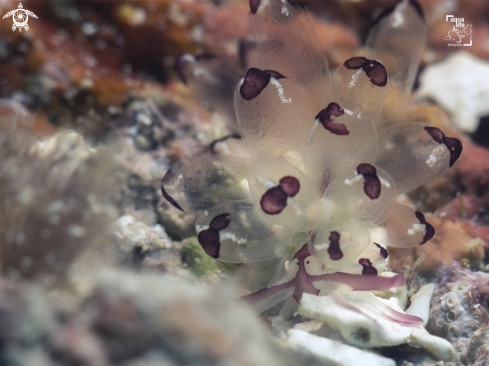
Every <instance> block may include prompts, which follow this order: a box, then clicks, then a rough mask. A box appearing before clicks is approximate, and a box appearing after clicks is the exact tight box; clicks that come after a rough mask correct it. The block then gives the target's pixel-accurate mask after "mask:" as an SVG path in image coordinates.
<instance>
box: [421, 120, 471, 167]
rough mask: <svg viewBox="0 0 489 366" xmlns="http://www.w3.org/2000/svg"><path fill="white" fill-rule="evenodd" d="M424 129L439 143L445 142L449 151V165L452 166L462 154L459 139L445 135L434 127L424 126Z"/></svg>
mask: <svg viewBox="0 0 489 366" xmlns="http://www.w3.org/2000/svg"><path fill="white" fill-rule="evenodd" d="M424 129H425V131H426V132H428V134H429V135H430V136H431V138H432V139H433V140H434V141H436V142H438V143H439V144H445V146H446V147H447V149H448V151H449V152H450V161H449V167H452V165H453V164H454V163H455V162H456V161H457V160H458V158H459V157H460V154H462V143H461V142H460V140H459V139H456V138H454V137H445V134H444V133H443V132H442V131H441V130H440V129H439V128H436V127H429V126H426V127H425V128H424Z"/></svg>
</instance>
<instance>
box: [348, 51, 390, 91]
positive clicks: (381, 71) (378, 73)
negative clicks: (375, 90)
mask: <svg viewBox="0 0 489 366" xmlns="http://www.w3.org/2000/svg"><path fill="white" fill-rule="evenodd" d="M343 65H344V66H345V67H346V68H347V69H349V70H358V69H359V68H362V70H363V71H365V74H366V75H367V77H368V78H369V80H370V82H371V83H372V84H374V85H376V86H381V87H383V86H386V85H387V70H386V69H385V67H384V65H382V64H381V63H380V62H379V61H375V60H369V59H367V58H365V57H353V58H350V59H348V60H346V61H345V63H344V64H343Z"/></svg>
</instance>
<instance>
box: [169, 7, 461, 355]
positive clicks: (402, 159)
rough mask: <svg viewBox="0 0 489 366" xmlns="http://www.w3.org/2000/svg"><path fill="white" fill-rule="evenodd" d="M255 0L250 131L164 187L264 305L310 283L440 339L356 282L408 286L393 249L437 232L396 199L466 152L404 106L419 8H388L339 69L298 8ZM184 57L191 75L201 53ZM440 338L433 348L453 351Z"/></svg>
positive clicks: (245, 87)
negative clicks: (391, 262) (409, 117)
mask: <svg viewBox="0 0 489 366" xmlns="http://www.w3.org/2000/svg"><path fill="white" fill-rule="evenodd" d="M250 7H251V13H250V23H251V28H252V30H253V33H254V36H255V45H256V47H257V50H258V53H259V55H260V60H259V65H258V64H257V65H254V66H255V67H251V68H250V69H249V70H248V71H247V73H246V75H245V77H244V78H243V79H242V80H241V81H240V82H239V83H238V85H237V87H236V90H235V109H236V116H237V123H238V129H239V131H240V136H239V138H236V137H235V136H233V137H230V138H227V139H221V140H220V141H219V142H217V143H216V144H213V149H212V150H213V154H209V155H202V156H199V157H197V158H195V159H193V160H192V161H191V162H190V163H188V164H183V163H181V162H180V163H177V164H175V165H174V166H172V167H171V169H170V170H169V171H168V173H167V174H166V175H165V177H164V178H163V180H162V193H163V196H164V197H165V198H166V199H167V200H168V201H169V202H170V203H172V204H173V205H174V206H175V207H176V208H178V209H180V210H182V211H183V210H185V211H197V212H199V214H200V215H199V216H198V218H197V220H196V223H195V227H196V230H197V234H198V240H199V243H200V244H201V245H202V247H203V249H204V251H205V252H206V253H207V254H208V255H209V256H211V257H213V258H215V259H217V260H220V261H223V262H231V263H243V264H244V265H243V266H242V269H241V271H242V272H244V273H246V275H247V276H248V278H249V283H248V284H249V290H250V291H251V292H252V293H250V294H249V295H246V296H245V297H244V299H245V300H247V301H249V302H250V303H251V304H252V305H253V306H254V307H255V308H256V309H257V310H258V311H260V312H261V311H264V310H266V309H268V308H270V307H271V306H273V305H275V304H277V303H279V302H281V301H283V300H285V299H288V298H290V297H293V298H294V299H295V301H297V302H300V303H301V307H302V305H303V304H302V302H301V299H302V297H303V294H309V295H308V297H307V298H308V299H309V298H310V295H318V294H319V295H325V296H327V297H328V299H329V300H328V301H330V302H333V303H335V304H336V305H337V306H339V307H342V308H343V309H348V308H349V307H351V306H350V305H349V302H351V303H352V304H353V303H354V304H355V306H356V307H352V308H353V309H356V310H354V311H356V312H358V313H359V314H362V316H364V317H365V316H366V317H367V318H368V317H369V315H368V314H370V313H371V310H369V309H371V308H375V307H377V308H378V309H379V313H378V314H377V315H376V316H378V317H380V318H382V321H380V320H379V321H376V320H374V318H371V319H373V320H372V321H371V323H373V324H374V325H372V326H373V327H375V326H376V327H380V328H382V329H384V327H385V328H389V325H385V324H390V325H391V327H396V326H398V327H403V328H404V329H405V330H406V334H407V336H405V337H403V340H400V341H399V342H400V343H402V342H403V341H407V340H408V339H409V337H411V336H413V337H414V336H415V334H421V333H422V337H431V336H429V334H428V333H427V332H426V331H425V330H424V329H423V328H422V326H421V325H420V324H422V323H423V319H421V318H419V317H417V316H414V315H408V314H405V313H404V312H403V310H404V309H401V308H400V307H399V306H397V307H395V306H391V305H386V304H384V303H382V301H380V300H379V299H378V298H377V297H375V296H374V295H371V294H368V293H367V294H365V293H362V292H360V293H355V292H351V291H350V290H354V291H383V290H388V289H390V288H392V287H402V286H404V277H403V276H402V275H388V274H386V273H384V272H385V271H386V270H387V259H388V250H387V248H386V247H388V246H391V247H401V248H407V247H414V246H419V245H423V244H425V243H426V242H427V241H429V240H430V239H431V238H432V237H433V236H434V235H435V231H434V228H433V226H432V225H430V224H429V223H428V222H427V221H426V219H425V216H424V215H423V214H422V213H421V212H419V211H415V210H413V209H411V208H409V207H407V206H404V205H401V204H397V203H396V202H395V198H396V196H397V195H399V194H403V193H406V192H409V191H411V190H413V189H415V188H417V187H419V186H420V185H421V184H423V183H425V182H428V181H430V180H432V179H434V178H435V177H437V176H439V175H441V174H443V173H444V172H445V171H447V170H448V169H449V168H450V167H451V166H452V165H453V164H454V163H455V161H456V160H457V159H458V157H459V156H460V154H461V152H462V145H461V143H460V141H459V140H458V139H456V138H450V137H446V136H445V135H444V133H443V132H442V131H441V130H440V129H438V128H436V127H432V126H428V125H427V124H426V123H421V122H417V121H406V120H405V118H404V117H403V112H404V111H405V110H406V108H407V107H406V104H407V103H408V101H409V94H410V92H411V89H412V86H413V83H414V78H415V74H416V70H417V68H418V63H419V57H420V53H421V49H422V46H423V43H424V37H425V32H426V24H425V22H424V17H423V12H422V9H421V7H420V6H419V4H418V3H417V2H416V1H408V0H404V1H400V2H399V3H398V4H397V5H396V6H394V7H393V8H390V9H388V10H386V11H385V12H384V13H383V14H382V16H381V18H380V19H379V21H378V22H377V24H376V26H375V27H374V29H373V30H372V31H371V33H370V35H369V37H368V39H367V44H366V47H365V49H364V50H363V51H362V53H363V54H362V55H355V56H354V57H352V58H350V59H348V60H346V61H345V62H344V63H343V64H342V65H340V66H339V67H338V68H337V69H336V70H335V71H334V73H332V75H330V72H329V68H328V65H327V61H326V58H325V55H324V53H323V52H322V50H321V49H320V47H319V45H318V42H317V40H316V37H315V34H314V32H313V30H312V28H311V25H310V23H309V21H308V19H307V16H306V15H305V13H304V12H303V11H302V10H301V9H300V8H299V7H297V6H296V5H294V4H292V3H291V2H287V1H278V0H277V1H275V0H269V1H260V0H251V1H250ZM193 62H194V63H195V65H194V68H195V69H197V66H198V62H199V61H193ZM186 68H187V72H186V77H187V78H189V77H191V76H192V72H191V71H192V64H188V63H187V65H186ZM189 70H190V71H189ZM216 151H217V152H216ZM284 269H285V271H284ZM345 288H346V289H347V290H348V291H346V290H345ZM334 289H336V291H334V292H332V291H333V290H334ZM308 301H310V300H308ZM425 303H426V301H425ZM375 319H376V318H375ZM383 322H384V323H385V324H384V323H383ZM375 324H377V325H375ZM382 329H381V330H379V329H376V331H372V332H370V333H369V334H370V335H371V336H372V337H373V336H374V335H375V334H376V333H378V334H380V333H382V336H381V335H379V337H381V338H382V337H384V338H382V339H383V341H382V339H381V340H380V341H372V342H371V343H372V344H374V343H375V345H374V346H380V345H392V344H391V343H388V342H387V343H386V337H390V336H389V332H387V331H383V330H382ZM384 330H385V329H384ZM345 338H347V337H345ZM433 338H435V337H431V339H433ZM425 340H426V339H425ZM439 341H440V342H439V343H441V345H440V347H441V348H443V349H442V350H441V351H440V352H438V353H436V352H435V353H436V355H435V357H437V358H441V359H445V360H446V359H450V358H451V357H453V348H451V346H450V345H449V344H448V343H447V342H445V341H443V340H441V339H439ZM382 342H384V343H382ZM423 342H424V344H427V343H430V340H429V339H428V341H426V342H425V341H423ZM423 342H420V343H423ZM367 343H368V342H367ZM367 343H364V346H365V347H371V346H372V345H369V344H367ZM428 350H429V349H428Z"/></svg>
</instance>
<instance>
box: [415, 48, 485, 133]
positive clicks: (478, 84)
mask: <svg viewBox="0 0 489 366" xmlns="http://www.w3.org/2000/svg"><path fill="white" fill-rule="evenodd" d="M487 80H489V63H488V62H487V61H484V60H482V59H480V58H477V57H476V56H474V55H472V54H471V53H469V52H465V51H460V52H455V53H454V54H453V55H451V56H449V57H447V58H446V60H444V61H442V62H440V63H437V64H433V65H430V66H428V67H426V69H425V70H424V71H423V72H422V73H421V76H420V84H421V85H420V88H419V90H418V92H417V96H418V97H419V98H432V99H434V100H436V102H437V103H438V104H440V105H441V106H442V107H443V108H445V109H447V110H448V111H450V113H452V115H453V119H454V121H455V123H456V126H457V127H458V128H460V129H461V130H462V131H465V132H469V133H470V132H474V131H475V129H476V128H477V125H478V124H479V117H482V116H484V115H487V114H489V90H488V89H487Z"/></svg>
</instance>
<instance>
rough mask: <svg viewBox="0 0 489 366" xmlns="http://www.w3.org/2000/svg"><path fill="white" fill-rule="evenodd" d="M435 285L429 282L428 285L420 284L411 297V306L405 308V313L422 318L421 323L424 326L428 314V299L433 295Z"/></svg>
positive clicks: (426, 322)
mask: <svg viewBox="0 0 489 366" xmlns="http://www.w3.org/2000/svg"><path fill="white" fill-rule="evenodd" d="M434 289H435V285H434V284H433V283H430V284H429V285H424V286H422V287H421V288H420V289H419V290H418V292H416V294H414V295H413V297H411V299H410V300H411V306H410V307H409V308H407V309H406V314H409V315H414V316H417V317H420V318H421V319H423V323H422V324H421V325H422V326H423V327H426V324H428V319H429V316H430V301H431V296H432V295H433V290H434Z"/></svg>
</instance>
